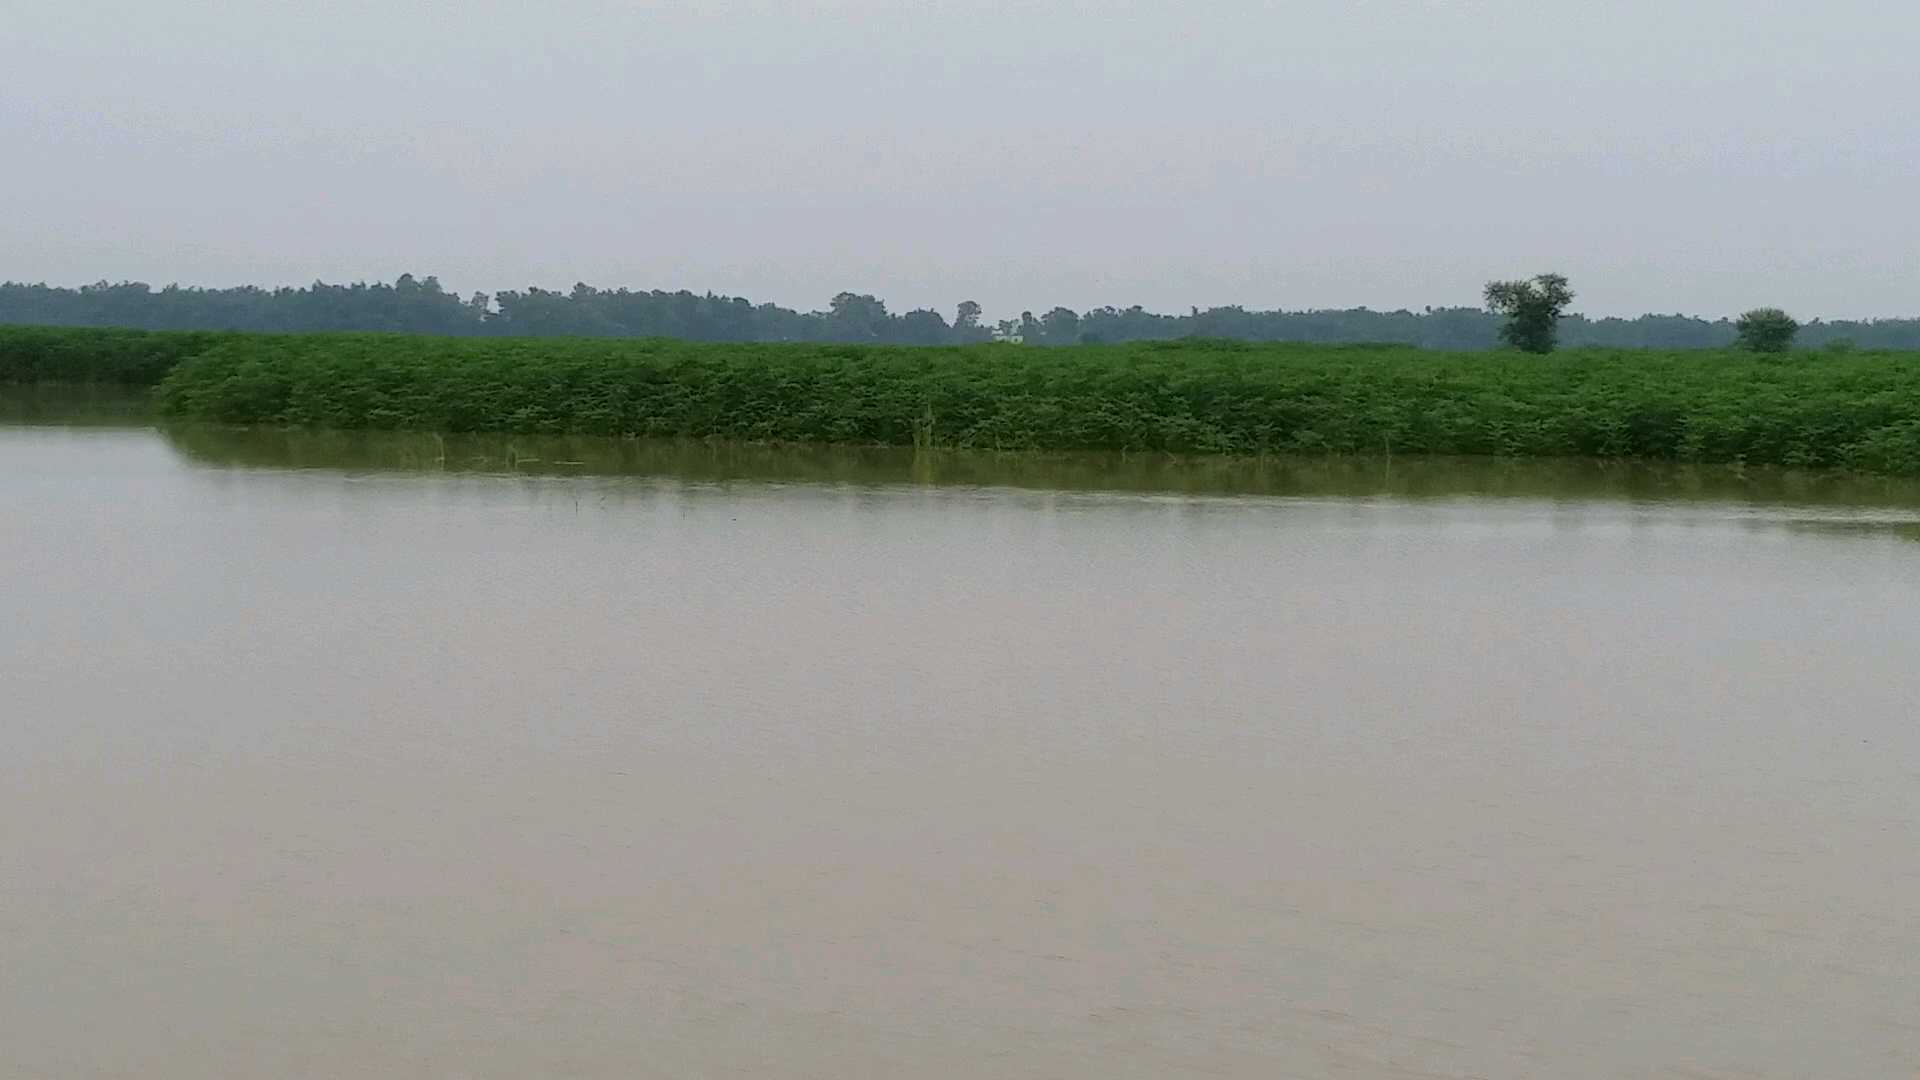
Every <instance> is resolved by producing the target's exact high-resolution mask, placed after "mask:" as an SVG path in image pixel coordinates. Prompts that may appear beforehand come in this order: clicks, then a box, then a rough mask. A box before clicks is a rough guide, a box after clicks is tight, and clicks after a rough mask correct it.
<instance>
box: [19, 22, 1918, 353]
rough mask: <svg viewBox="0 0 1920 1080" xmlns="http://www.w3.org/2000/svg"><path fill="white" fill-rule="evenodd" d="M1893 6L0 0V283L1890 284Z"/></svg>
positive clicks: (1899, 57)
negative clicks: (417, 273)
mask: <svg viewBox="0 0 1920 1080" xmlns="http://www.w3.org/2000/svg"><path fill="white" fill-rule="evenodd" d="M1916 52H1920V9H1908V8H1906V7H1905V6H1904V5H1899V4H1885V3H1871V4H1870V3H1867V2H1865V0H1830V2H1828V3H1825V4H1819V5H1815V4H1789V3H1755V2H1754V0H1689V2H1687V3H1682V4H1676V3H1673V2H1671V0H1658V2H1656V0H1607V2H1604V3H1602V2H1595V0H1428V2H1414V0H1293V2H1268V3H1260V2H1255V0H1217V2H1215V3H1209V4H1192V3H1183V2H1176V0H1104V2H1099V3H1093V2H1089V0H975V2H958V0H918V2H912V3H901V2H899V0H677V2H651V3H640V2H634V0H581V2H561V3H553V4H528V3H501V2H498V0H467V2H464V3H458V4H456V3H426V2H419V0H379V2H373V0H336V2H332V3H327V4H291V3H277V2H276V3H270V4H231V3H224V2H214V0H172V2H168V3H162V4H155V3H148V2H136V0H13V2H12V3H10V4H8V5H7V14H6V17H5V18H4V19H0V55H5V56H6V57H7V63H6V64H5V65H0V146H5V147H6V159H7V162H8V166H7V168H6V169H5V170H0V199H3V200H4V202H3V203H0V205H5V206H6V207H7V208H8V212H7V213H6V214H4V215H0V278H13V279H33V280H39V279H47V280H52V281H56V282H68V283H73V282H79V281H89V280H94V279H98V278H120V277H131V278H140V279H145V280H153V281H171V280H181V281H186V282H196V283H206V284H232V283H239V282H288V283H300V282H305V281H310V280H312V279H314V278H326V279H328V280H340V279H352V278H360V277H367V278H384V279H389V280H390V279H391V278H392V277H393V276H395V275H397V274H398V273H399V272H401V271H403V270H406V269H409V268H412V267H418V266H432V267H435V268H436V269H438V270H439V271H440V272H441V273H442V275H443V276H444V278H445V279H446V281H447V284H448V286H449V287H450V288H454V289H460V290H465V289H499V288H507V287H513V286H518V285H524V284H526V283H528V282H537V283H541V284H549V285H559V286H561V287H565V286H566V285H567V284H569V283H571V282H573V281H576V280H588V281H598V282H606V283H619V284H631V285H634V286H638V287H666V288H678V287H686V288H692V289H696V290H706V289H713V290H717V291H720V292H726V293H736V294H745V295H749V296H754V297H756V298H763V299H767V300H772V301H778V302H781V303H786V304H792V305H809V304H814V303H817V302H818V298H819V297H821V296H823V295H831V294H833V293H834V292H836V291H838V290H841V289H855V290H859V291H868V292H873V293H877V294H880V295H884V296H887V297H889V298H890V299H891V300H892V301H893V302H894V304H895V306H896V308H898V309H900V310H905V309H906V308H909V307H914V306H920V305H929V306H935V307H943V308H944V307H946V306H948V305H949V304H950V303H951V301H952V298H953V297H959V296H971V297H977V298H978V299H979V300H981V301H982V302H983V303H984V304H985V306H986V308H987V311H988V313H989V315H990V316H1005V315H1008V314H1011V313H1014V312H1017V311H1018V310H1020V309H1021V308H1036V309H1039V308H1042V307H1047V306H1051V305H1054V304H1062V305H1066V306H1068V307H1071V308H1078V309H1084V308H1088V307H1093V306H1096V305H1102V304H1122V305H1124V304H1130V303H1141V304H1145V305H1147V306H1148V307H1151V308H1158V309H1165V310H1182V309H1184V308H1185V307H1186V306H1187V305H1189V304H1197V305H1201V306H1207V305H1213V304H1230V303H1244V304H1248V305H1254V306H1259V307H1263V308H1267V307H1275V306H1287V307H1294V308H1300V307H1318V306H1329V307H1345V306H1350V305H1357V304H1370V305H1373V306H1375V307H1396V306H1402V305H1405V306H1414V307H1418V306H1420V305H1425V304H1446V303H1463V304H1472V303H1474V302H1475V301H1476V299H1477V298H1478V296H1479V293H1480V289H1481V286H1482V285H1483V283H1484V282H1485V281H1487V280H1488V279H1489V278H1507V277H1517V276H1523V275H1527V274H1532V273H1536V272H1539V271H1541V270H1546V269H1554V270H1559V271H1561V272H1564V273H1566V274H1567V275H1569V276H1570V277H1571V278H1572V279H1573V280H1574V282H1575V283H1576V284H1577V285H1578V286H1579V288H1580V291H1581V302H1580V307H1581V309H1582V310H1585V311H1589V312H1596V313H1633V314H1637V313H1639V312H1642V311H1648V310H1661V311H1670V310H1687V311H1698V312H1703V313H1706V314H1709V315H1719V314H1726V313H1732V312H1738V311H1742V310H1745V309H1747V308H1751V307H1754V306H1756V305H1759V304H1779V305H1781V306H1783V307H1787V308H1789V309H1790V310H1793V311H1795V312H1796V313H1798V314H1801V315H1803V316H1815V315H1820V316H1826V317H1841V316H1859V315H1899V314H1913V313H1915V312H1916V311H1920V259H1916V258H1915V253H1916V251H1920V215H1915V214H1914V213H1913V212H1912V209H1911V197H1912V196H1911V190H1910V189H1911V184H1910V181H1911V178H1912V177H1913V176H1914V175H1915V174H1916V172H1917V171H1920V140H1916V139H1915V138H1914V137H1913V134H1912V124H1911V117H1910V115H1909V113H1910V109H1909V103H1911V102H1912V101H1915V100H1920V65H1916V64H1914V63H1913V62H1912V57H1913V56H1914V55H1915V54H1916Z"/></svg>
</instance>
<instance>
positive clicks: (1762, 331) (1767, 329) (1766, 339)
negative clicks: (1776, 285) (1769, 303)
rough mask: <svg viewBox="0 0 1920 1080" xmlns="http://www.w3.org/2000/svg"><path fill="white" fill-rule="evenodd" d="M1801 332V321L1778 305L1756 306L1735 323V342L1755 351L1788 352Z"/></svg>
mask: <svg viewBox="0 0 1920 1080" xmlns="http://www.w3.org/2000/svg"><path fill="white" fill-rule="evenodd" d="M1799 332H1800V323H1799V322H1798V321H1797V320H1795V319H1794V317H1793V316H1791V315H1789V314H1787V313H1786V312H1784V311H1782V310H1780V309H1779V308H1777V307H1764V308H1754V309H1753V310H1752V311H1749V312H1747V313H1746V314H1745V315H1742V316H1740V319H1739V321H1738V322H1736V323H1734V333H1735V334H1736V335H1737V336H1736V339H1735V343H1736V344H1738V345H1739V346H1740V347H1741V348H1743V349H1748V350H1751V351H1753V352H1763V353H1783V352H1786V351H1787V350H1788V349H1791V348H1793V337H1794V335H1795V334H1798V333H1799Z"/></svg>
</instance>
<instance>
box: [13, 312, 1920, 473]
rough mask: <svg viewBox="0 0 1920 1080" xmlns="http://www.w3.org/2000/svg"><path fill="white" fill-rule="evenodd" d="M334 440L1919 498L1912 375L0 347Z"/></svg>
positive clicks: (25, 342) (950, 356)
mask: <svg viewBox="0 0 1920 1080" xmlns="http://www.w3.org/2000/svg"><path fill="white" fill-rule="evenodd" d="M9 381H10V382H16V383H18V382H36V381H38V382H86V381H103V382H119V383H125V384H132V385H140V384H149V383H157V389H156V394H157V399H158V402H159V405H160V407H161V408H162V409H163V410H164V411H165V412H166V413H167V414H169V415H171V416H174V417H178V418H182V419H191V420H200V421H212V422H219V423H228V424H244V425H265V426H284V427H307V428H333V429H344V430H369V429H372V430H421V431H439V432H526V433H542V434H593V435H619V436H645V437H671V438H711V439H727V440H741V441H748V442H773V443H837V444H851V445H874V446H923V447H966V448H977V449H1000V450H1073V449H1080V450H1128V451H1143V452H1173V453H1225V454H1244V455H1257V454H1268V453H1299V452H1306V453H1328V452H1331V453H1341V454H1383V453H1386V454H1465V455H1492V456H1514V457H1603V458H1643V459H1651V460H1677V461H1698V462H1745V463H1749V464H1756V465H1760V464H1766V465H1785V466H1800V467H1811V468H1845V469H1854V470H1861V471H1870V472H1883V473H1914V474H1920V355H1915V354H1911V353H1891V352H1871V351H1854V352H1847V353H1832V352H1812V351H1801V352H1791V353H1785V354H1764V353H1756V352H1752V351H1743V350H1729V351H1678V350H1676V351H1664V352H1662V351H1643V350H1619V351H1613V350H1609V351H1600V350H1580V349H1573V350H1563V351H1560V352H1557V353H1554V354H1551V355H1547V356H1539V355H1531V354H1527V353H1521V352H1517V351H1499V352H1481V353H1441V352H1432V351H1425V350H1420V349H1416V348H1410V347H1403V346H1316V345H1254V344H1248V343H1244V342H1236V341H1210V340H1188V341H1180V342H1153V343H1136V344H1130V345H1106V346H1080V347H1073V348H1061V349H1029V348H1019V347H1014V346H996V345H981V346H967V347H932V348H908V347H889V346H861V345H825V344H785V345H769V344H716V343H698V342H684V341H665V340H604V339H538V340H536V339H473V338H448V337H422V336H402V335H383V334H306V335H273V334H211V335H207V334H164V333H152V334H140V333H137V332H126V331H96V330H21V329H4V328H0V382H9Z"/></svg>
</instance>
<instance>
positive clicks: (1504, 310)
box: [1486, 274, 1573, 353]
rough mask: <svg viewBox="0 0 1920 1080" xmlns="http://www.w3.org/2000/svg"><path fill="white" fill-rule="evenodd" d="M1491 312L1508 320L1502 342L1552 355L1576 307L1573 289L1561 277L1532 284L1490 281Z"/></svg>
mask: <svg viewBox="0 0 1920 1080" xmlns="http://www.w3.org/2000/svg"><path fill="white" fill-rule="evenodd" d="M1486 301H1487V310H1489V311H1491V312H1493V313H1494V314H1496V315H1504V316H1506V319H1507V321H1506V322H1505V323H1503V324H1501V326H1500V340H1501V341H1503V342H1505V343H1506V344H1508V345H1510V346H1512V347H1513V348H1516V349H1519V350H1520V351H1521V352H1530V353H1550V352H1552V351H1553V347H1554V345H1556V344H1557V343H1558V341H1559V337H1560V319H1561V317H1562V316H1563V315H1565V314H1566V310H1567V305H1568V304H1571V303H1573V289H1572V288H1570V287H1569V286H1568V285H1567V279H1566V278H1564V277H1561V276H1560V275H1559V274H1539V275H1536V276H1535V277H1534V278H1533V279H1532V280H1530V281H1489V282H1487V292H1486Z"/></svg>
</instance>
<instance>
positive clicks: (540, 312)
mask: <svg viewBox="0 0 1920 1080" xmlns="http://www.w3.org/2000/svg"><path fill="white" fill-rule="evenodd" d="M1509 284H1514V283H1509ZM1563 284H1564V282H1563ZM1549 299H1551V298H1549ZM1493 301H1499V302H1500V303H1502V304H1507V305H1508V307H1507V308H1505V309H1504V310H1503V313H1496V312H1494V311H1487V310H1482V309H1480V308H1473V307H1440V308H1424V309H1422V310H1420V311H1407V310H1399V311H1374V310H1371V309H1368V308H1351V309H1347V310H1320V311H1279V310H1276V311H1255V310H1249V309H1247V308H1244V307H1240V306H1237V305H1236V306H1229V307H1214V308H1206V309H1204V310H1203V309H1201V308H1193V309H1191V310H1189V311H1188V312H1187V313H1186V314H1184V315H1168V314H1160V313H1156V312H1150V311H1147V310H1145V309H1144V308H1142V307H1140V306H1138V305H1135V306H1133V307H1128V308H1115V307H1101V308H1094V309H1093V310H1091V311H1074V310H1071V309H1069V308H1064V307H1056V308H1053V309H1052V310H1050V311H1046V312H1044V313H1042V314H1039V315H1035V314H1033V313H1032V312H1023V313H1022V314H1021V317H1020V318H1019V319H1012V320H1006V321H1003V322H1000V323H997V324H994V325H989V324H986V323H984V322H982V319H981V309H980V305H979V304H976V303H973V302H971V301H968V302H966V303H962V304H960V305H959V306H958V307H957V308H956V309H955V311H954V312H953V314H952V317H951V318H949V317H948V316H947V315H944V314H942V313H940V312H937V311H931V310H927V309H924V308H923V309H918V310H914V311H908V312H905V313H901V314H895V313H893V312H890V311H888V310H887V305H886V304H885V303H884V302H883V301H881V300H880V299H878V298H876V297H873V296H869V295H866V294H863V293H852V292H844V293H841V294H840V295H838V296H835V297H834V298H833V299H832V300H831V301H830V302H829V304H828V306H827V309H826V310H824V311H805V312H803V311H795V310H793V309H791V308H784V307H780V306H779V305H776V304H756V303H753V302H751V301H749V300H745V299H742V298H740V297H731V296H719V295H715V294H713V293H704V294H702V293H692V292H686V291H680V292H663V291H660V290H652V291H634V290H629V289H596V288H593V287H591V286H588V285H575V286H574V287H573V288H572V289H571V290H569V291H566V292H559V291H552V290H547V289H541V288H528V289H525V290H510V291H507V292H498V293H494V294H493V295H492V296H488V295H486V294H484V293H475V294H473V295H472V296H468V297H461V296H458V295H456V294H454V293H450V292H448V291H446V290H445V289H444V288H442V287H441V285H440V282H439V281H438V280H437V279H435V278H433V277H425V278H416V277H414V276H413V275H411V274H407V275H403V276H401V277H400V278H399V279H398V280H396V281H394V282H393V283H392V284H387V283H384V282H379V283H373V284H367V283H356V284H352V285H328V284H324V283H320V282H315V283H314V284H313V285H310V286H307V287H305V288H277V289H262V288H256V287H253V286H241V287H238V288H230V289H204V288H183V287H181V286H177V285H169V286H167V287H166V288H163V289H154V288H152V287H151V286H148V285H145V284H142V283H139V282H124V283H120V284H108V283H106V282H101V283H99V284H94V285H84V286H81V287H79V288H61V287H55V286H49V285H32V284H23V283H15V282H7V283H4V284H0V323H16V324H38V325H47V326H122V327H133V328H139V329H147V330H256V331H328V330H383V331H402V332H409V333H423V334H452V335H472V336H479V335H501V336H508V335H510V336H555V335H575V336H589V337H671V338H682V339H686V340H692V341H810V342H873V343H879V344H898V345H945V344H967V343H971V342H978V341H987V340H991V339H992V338H994V337H995V336H996V335H998V336H1002V337H1019V338H1020V339H1021V340H1023V341H1024V342H1025V343H1027V344H1030V345H1075V344H1086V343H1100V342H1108V343H1116V344H1117V343H1120V342H1127V341H1166V340H1173V339H1177V338H1190V337H1202V338H1239V339H1243V340H1248V341H1304V342H1329V343H1357V342H1381V343H1394V344H1401V345H1417V346H1421V347H1423V348H1430V349H1491V348H1495V347H1498V346H1499V345H1501V344H1502V343H1503V341H1504V342H1506V343H1509V344H1513V343H1515V342H1516V340H1518V339H1515V338H1513V337H1512V336H1511V335H1510V334H1509V336H1507V337H1505V338H1503V329H1502V328H1503V327H1505V326H1508V325H1510V324H1511V323H1512V318H1511V316H1513V315H1514V314H1515V313H1523V312H1524V311H1525V310H1530V309H1527V308H1526V307H1525V305H1526V304H1527V303H1529V302H1530V301H1529V300H1528V298H1527V296H1526V295H1525V294H1524V293H1513V292H1503V293H1502V294H1500V295H1499V296H1497V297H1496V296H1490V297H1489V302H1493ZM1514 305H1519V306H1514ZM1536 325H1537V324H1536ZM1554 331H1555V334H1556V335H1557V344H1559V345H1561V346H1567V347H1580V346H1601V347H1612V348H1659V349H1686V348H1723V347H1726V346H1730V345H1733V344H1734V343H1735V342H1736V340H1747V339H1745V338H1741V336H1740V335H1741V330H1740V327H1739V325H1738V324H1737V323H1736V322H1735V321H1733V320H1730V319H1714V320H1708V319H1702V318H1697V317H1694V316H1689V315H1642V316H1640V317H1638V318H1634V319H1621V318H1604V319H1589V318H1586V317H1584V316H1581V315H1567V316H1565V317H1563V318H1560V319H1559V320H1558V321H1557V323H1556V324H1554ZM1528 340H1533V339H1528ZM1796 340H1797V342H1798V343H1799V344H1800V345H1802V346H1811V347H1822V346H1832V345H1836V344H1843V345H1853V346H1857V347H1859V348H1863V349H1875V348H1883V349H1894V348H1899V349H1915V348H1920V319H1875V320H1867V321H1835V322H1821V321H1818V320H1815V321H1813V322H1810V323H1806V324H1804V325H1802V326H1800V327H1799V334H1798V338H1797V339H1796Z"/></svg>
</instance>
